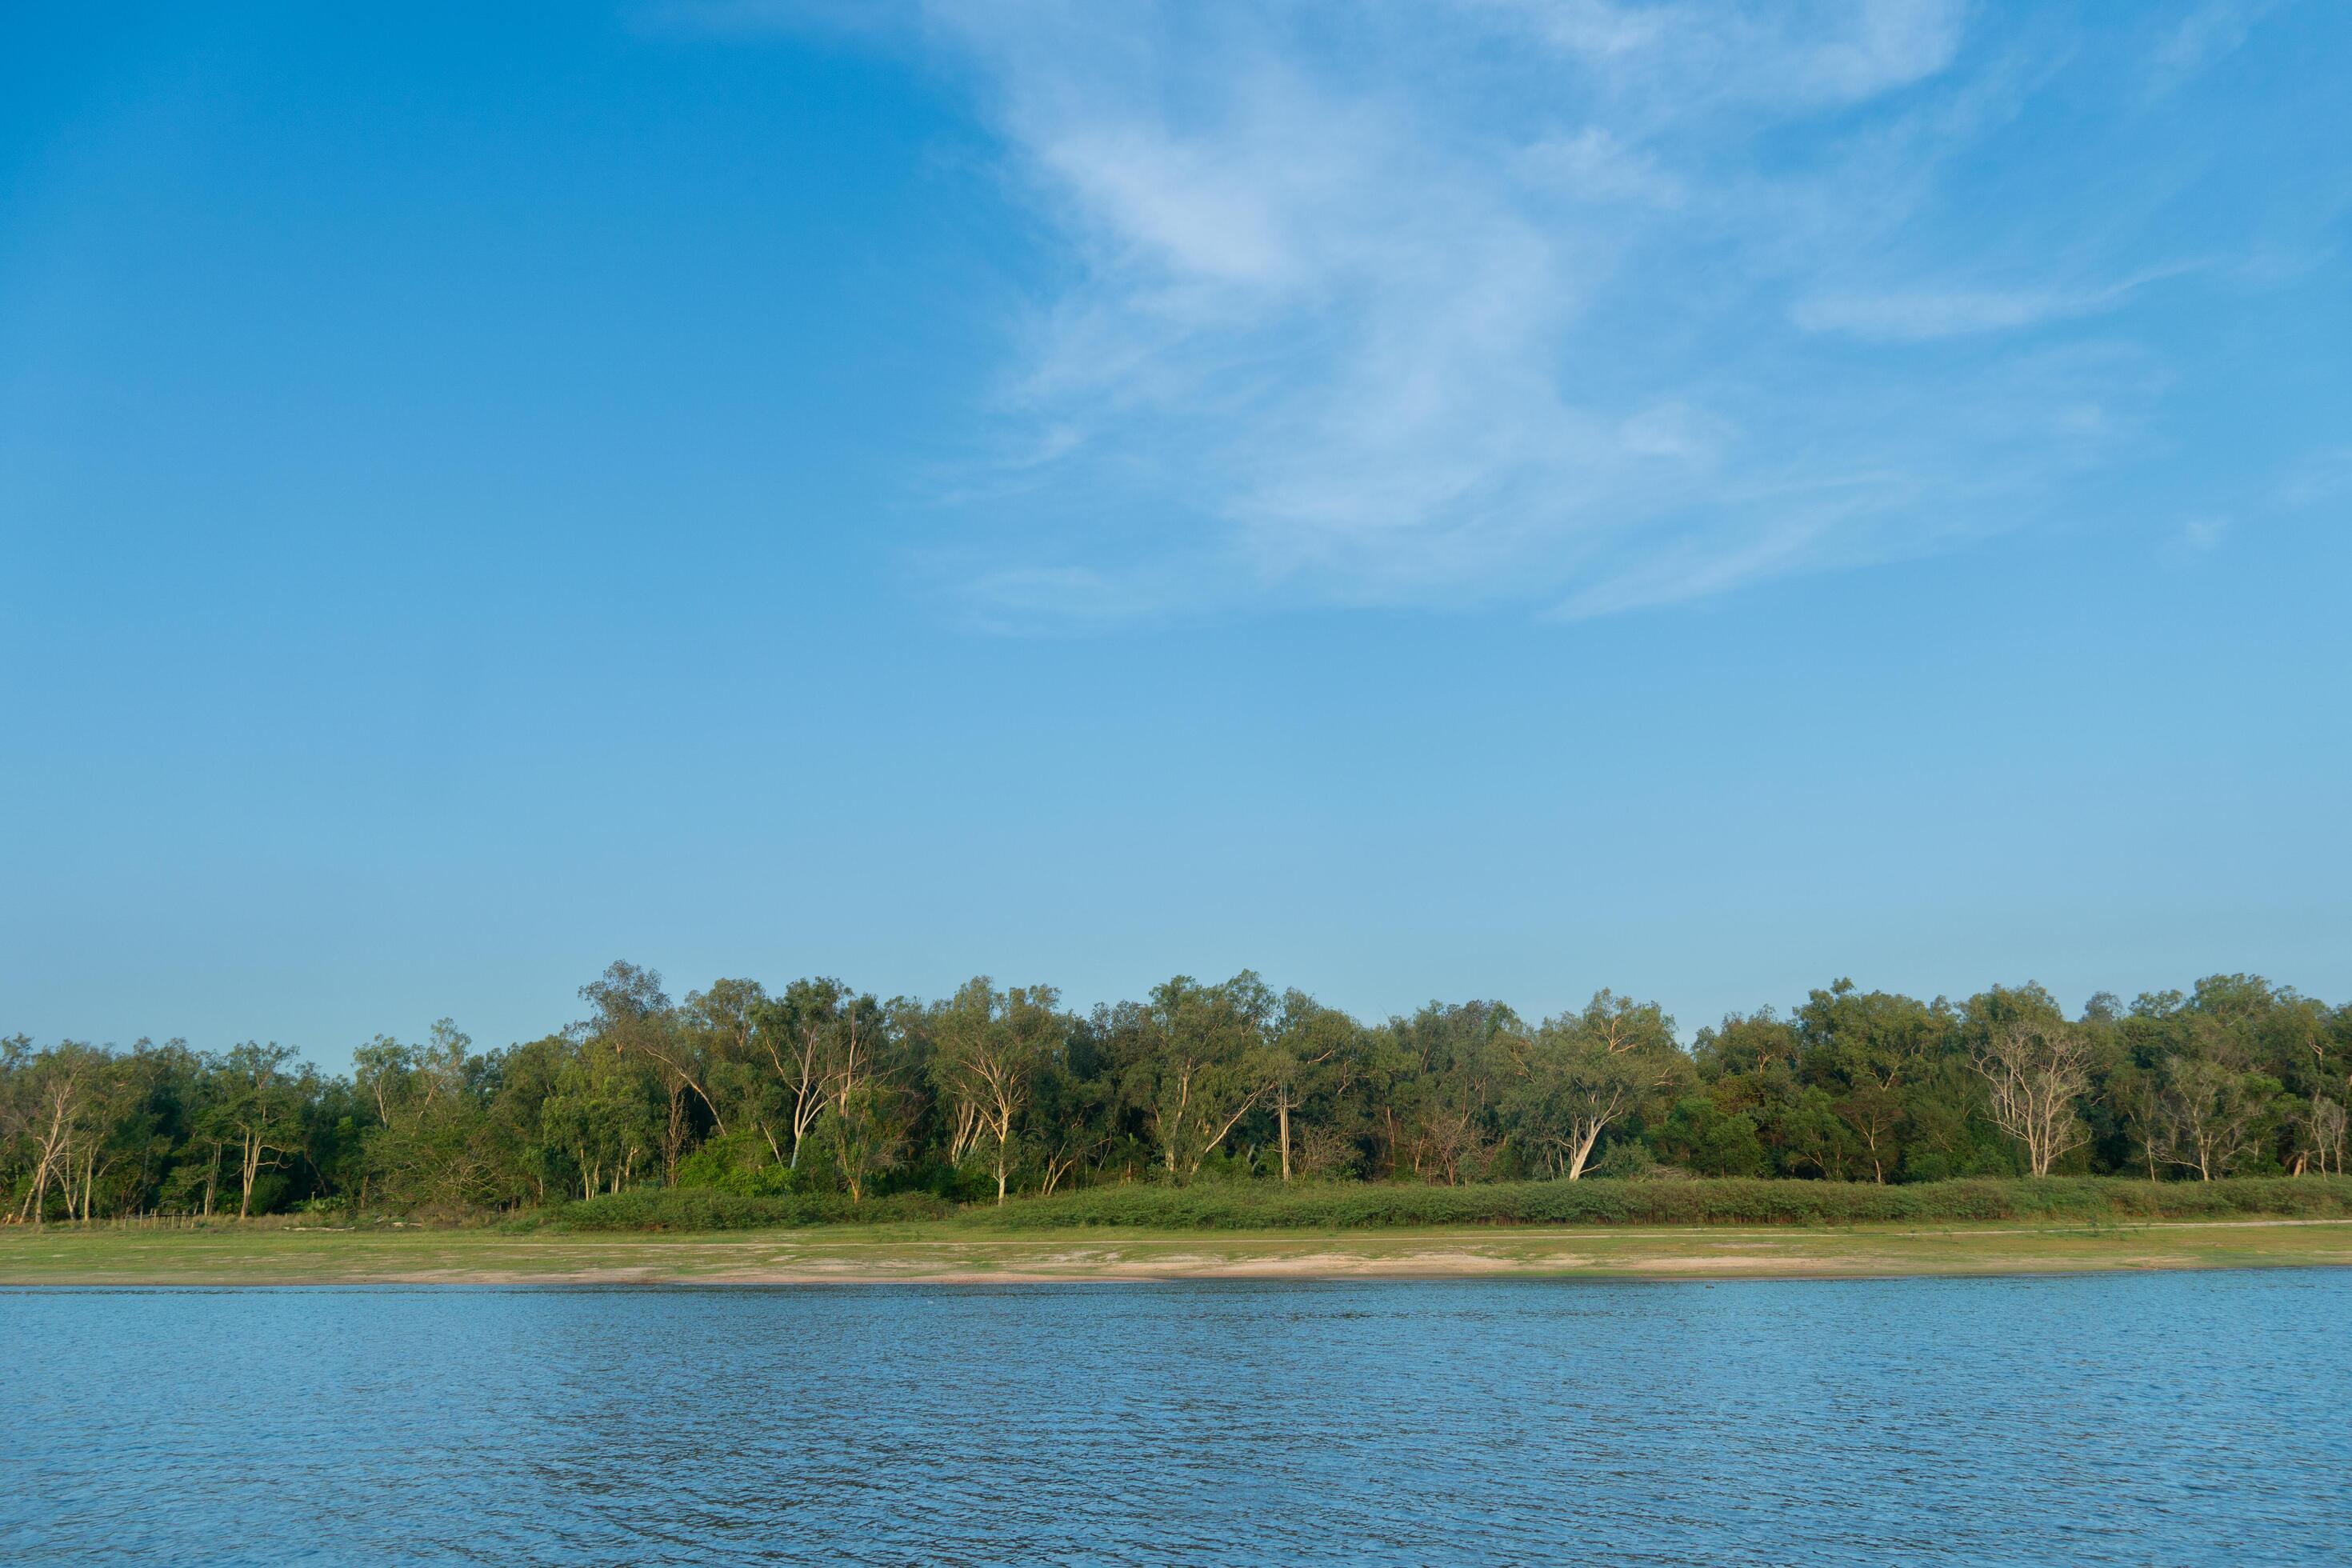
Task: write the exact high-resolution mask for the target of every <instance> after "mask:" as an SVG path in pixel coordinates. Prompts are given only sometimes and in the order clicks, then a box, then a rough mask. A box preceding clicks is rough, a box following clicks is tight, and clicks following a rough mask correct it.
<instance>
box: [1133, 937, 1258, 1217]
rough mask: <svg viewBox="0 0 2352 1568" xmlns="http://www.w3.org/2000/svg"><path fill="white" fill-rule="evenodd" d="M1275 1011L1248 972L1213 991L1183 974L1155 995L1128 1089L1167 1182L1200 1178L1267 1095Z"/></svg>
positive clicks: (1144, 1016)
mask: <svg viewBox="0 0 2352 1568" xmlns="http://www.w3.org/2000/svg"><path fill="white" fill-rule="evenodd" d="M1275 1008H1276V1003H1275V997H1274V994H1273V993H1272V992H1271V991H1269V990H1268V989H1267V988H1266V985H1265V982H1264V981H1262V980H1260V979H1259V978H1258V977H1257V976H1256V975H1255V974H1254V973H1250V972H1249V971H1247V970H1244V971H1243V972H1242V973H1239V974H1236V975H1235V976H1234V977H1233V978H1232V979H1231V980H1228V981H1225V982H1224V983H1223V984H1218V985H1203V984H1201V983H1200V982H1198V981H1196V980H1194V979H1192V977H1191V976H1190V975H1184V974H1180V975H1177V976H1176V977H1175V978H1174V979H1172V980H1170V981H1168V982H1166V983H1165V984H1160V985H1158V986H1155V987H1153V989H1152V992H1151V1001H1150V1005H1149V1007H1148V1008H1147V1009H1145V1010H1144V1012H1143V1014H1142V1016H1141V1017H1140V1020H1139V1022H1140V1023H1141V1025H1142V1029H1141V1031H1140V1039H1141V1041H1142V1043H1143V1047H1144V1048H1143V1049H1142V1050H1141V1051H1140V1052H1139V1054H1138V1056H1137V1057H1136V1058H1135V1059H1134V1060H1133V1061H1132V1062H1131V1063H1130V1064H1129V1068H1128V1074H1127V1082H1126V1086H1125V1087H1126V1092H1127V1095H1128V1098H1129V1100H1130V1101H1131V1102H1132V1103H1133V1104H1134V1105H1135V1106H1136V1107H1137V1108H1138V1109H1139V1110H1140V1112H1141V1114H1142V1117H1143V1121H1144V1124H1145V1127H1146V1128H1147V1130H1148V1131H1149V1133H1150V1140H1151V1143H1152V1146H1153V1148H1154V1150H1155V1151H1156V1152H1157V1155H1158V1159H1159V1162H1160V1168H1161V1170H1162V1171H1163V1172H1164V1173H1165V1174H1166V1175H1167V1178H1168V1179H1169V1180H1170V1181H1171V1182H1174V1183H1177V1184H1182V1183H1185V1182H1189V1181H1191V1180H1192V1178H1193V1177H1194V1176H1195V1175H1197V1174H1198V1173H1200V1169H1201V1166H1202V1163H1204V1162H1205V1161H1206V1160H1207V1159H1208V1157H1209V1156H1210V1155H1211V1154H1212V1153H1213V1152H1216V1151H1217V1150H1218V1149H1219V1148H1221V1147H1222V1146H1223V1143H1224V1141H1225V1139H1226V1138H1227V1136H1229V1135H1230V1134H1231V1133H1232V1132H1233V1131H1234V1128H1235V1127H1237V1126H1239V1125H1240V1124H1241V1121H1242V1118H1244V1117H1245V1116H1247V1115H1248V1114H1249V1113H1250V1112H1251V1111H1252V1110H1255V1108H1256V1107H1257V1105H1258V1104H1259V1102H1260V1101H1262V1100H1265V1098H1266V1095H1267V1094H1268V1092H1269V1091H1270V1090H1271V1089H1272V1088H1273V1083H1272V1079H1271V1077H1270V1074H1269V1071H1268V1068H1267V1064H1266V1062H1265V1057H1264V1049H1265V1037H1266V1028H1267V1026H1268V1024H1269V1023H1270V1022H1271V1021H1272V1018H1273V1016H1274V1013H1275Z"/></svg>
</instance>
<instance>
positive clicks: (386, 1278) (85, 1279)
mask: <svg viewBox="0 0 2352 1568" xmlns="http://www.w3.org/2000/svg"><path fill="white" fill-rule="evenodd" d="M2345 1265H2352V1220H2301V1221H2298V1220H2233V1221H2198V1222H2168V1223H2150V1224H2145V1225H2129V1226H2096V1227H2085V1226H2029V1225H2018V1224H2003V1225H1985V1226H1951V1227H1945V1228H1935V1229H1921V1228H1897V1227H1875V1226H1850V1227H1836V1228H1826V1227H1823V1228H1810V1227H1809V1228H1796V1227H1785V1226H1784V1227H1759V1228H1752V1229H1751V1228H1735V1227H1719V1226H1691V1227H1680V1228H1655V1229H1640V1230H1635V1229H1623V1230H1617V1229H1609V1228H1604V1227H1576V1228H1557V1229H1555V1228H1538V1227H1514V1228H1491V1227H1482V1228H1475V1229H1453V1230H1413V1231H1348V1232H1334V1231H1318V1232H1304V1233H1302V1232H1298V1231H1281V1232H1222V1231H1220V1232H1187V1233H1183V1234H1181V1235H1177V1234H1170V1233H1166V1232H1158V1233H1153V1232H1133V1231H1113V1230H1084V1231H1060V1232H1043V1233H1038V1232H1029V1233H1022V1234H1019V1235H991V1234H988V1233H987V1232H985V1231H982V1230H977V1229H975V1228H973V1227H969V1226H957V1225H939V1226H895V1227H889V1228H887V1229H874V1230H866V1229H851V1228H849V1227H840V1226H836V1227H828V1228H821V1229H810V1230H777V1231H742V1232H730V1233H726V1234H719V1235H708V1236H637V1235H631V1236H612V1235H567V1234H557V1233H551V1232H538V1233H531V1234H524V1235H515V1234H508V1233H501V1232H497V1231H488V1230H434V1229H424V1228H407V1229H399V1230H394V1229H388V1228H377V1229H369V1230H364V1231H352V1230H333V1229H303V1228H296V1227H270V1228H264V1227H261V1226H252V1227H246V1228H242V1229H240V1228H239V1227H237V1226H218V1227H215V1228H212V1229H206V1230H201V1231H140V1230H112V1229H108V1228H103V1227H100V1228H97V1229H94V1230H91V1231H89V1232H82V1231H79V1230H75V1229H73V1228H71V1227H68V1226H51V1227H49V1228H48V1229H47V1230H44V1231H33V1230H29V1229H22V1228H11V1229H9V1230H6V1231H0V1286H26V1285H37V1286H216V1285H322V1284H323V1285H366V1284H380V1285H807V1284H871V1283H900V1284H929V1285H971V1284H1023V1283H1062V1282H1072V1281H1083V1280H1176V1279H1473V1278H1482V1279H1483V1278H1511V1277H1527V1278H1559V1279H1710V1280H1718V1279H1871V1278H1893V1277H1899V1276H1906V1275H1987V1274H2036V1273H2053V1272H2076V1271H2092V1270H2113V1269H2189V1268H2285V1267H2313V1266H2345Z"/></svg>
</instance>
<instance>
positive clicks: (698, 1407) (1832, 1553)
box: [0, 1269, 2352, 1564]
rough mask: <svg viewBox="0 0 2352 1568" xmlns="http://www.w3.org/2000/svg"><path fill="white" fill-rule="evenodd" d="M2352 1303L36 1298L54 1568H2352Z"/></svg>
mask: <svg viewBox="0 0 2352 1568" xmlns="http://www.w3.org/2000/svg"><path fill="white" fill-rule="evenodd" d="M2347 1350H2352V1271H2346V1270H2333V1269H2315V1270H2305V1271H2290V1270H2279V1271H2272V1272H2244V1273H2209V1274H2144V1275H2093V1276H2074V1277H2060V1278H2039V1279H1904V1280H1867V1281H1845V1282H1827V1281H1799V1280H1789V1281H1743V1282H1738V1283H1733V1282H1724V1283H1720V1284H1712V1285H1710V1284H1704V1283H1676V1284H1596V1283H1590V1282H1576V1283H1570V1282H1559V1283H1554V1282H1545V1281H1528V1280H1519V1281H1510V1282H1487V1281H1475V1280H1464V1281H1452V1282H1414V1283H1373V1282H1364V1283H1346V1284H1307V1283H1230V1284H1228V1283H1215V1284H1209V1283H1186V1284H1163V1285H1134V1284H1102V1285H1070V1286H1008V1287H911V1286H846V1287H795V1288H782V1289H448V1288H415V1289H374V1288H364V1289H362V1288H349V1289H250V1290H203V1289H195V1290H190V1289H173V1290H160V1289H159V1290H73V1289H43V1290H6V1291H0V1416H5V1425H6V1434H5V1439H0V1441H4V1442H5V1448H0V1556H5V1557H6V1558H7V1559H8V1560H10V1561H15V1562H58V1563H74V1562H92V1563H96V1562H154V1563H263V1562H267V1563H294V1562H299V1563H385V1562H471V1563H801V1562H852V1563H979V1562H1006V1563H1039V1562H1049V1563H1050V1562H1066V1563H1268V1564H1273V1563H1284V1564H1287V1563H1503V1562H1528V1563H1535V1562H1559V1561H1568V1560H1574V1561H1577V1562H1580V1563H1740V1564H1746V1563H1759V1562H1761V1563H1970V1564H1986V1563H2061V1562H2063V1563H2250V1562H2260V1563H2323V1562H2332V1563H2341V1562H2344V1561H2347V1558H2352V1502H2347V1495H2348V1494H2347V1473H2352V1467H2347V1458H2352V1425H2347V1393H2352V1375H2347Z"/></svg>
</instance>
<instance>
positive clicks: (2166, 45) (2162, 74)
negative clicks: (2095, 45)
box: [2147, 0, 2282, 97]
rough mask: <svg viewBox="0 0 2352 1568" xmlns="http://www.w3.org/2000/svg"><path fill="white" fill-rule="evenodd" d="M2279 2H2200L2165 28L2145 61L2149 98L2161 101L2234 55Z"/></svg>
mask: <svg viewBox="0 0 2352 1568" xmlns="http://www.w3.org/2000/svg"><path fill="white" fill-rule="evenodd" d="M2281 4H2282V0H2202V3H2201V4H2199V5H2192V6H2190V7H2189V9H2188V11H2187V12H2186V13H2185V14H2184V15H2183V16H2180V18H2179V20H2178V21H2175V22H2174V23H2173V24H2172V25H2171V26H2168V27H2167V28H2166V29H2165V30H2164V32H2163V34H2162V36H2161V37H2159V38H2158V42H2157V46H2156V47H2155V49H2154V50H2153V51H2152V52H2151V53H2150V55H2149V58H2148V68H2147V80H2148V93H2149V95H2150V96H2151V97H2161V96H2163V95H2164V94H2166V93H2168V92H2171V91H2173V90H2174V89H2177V88H2179V87H2180V86H2182V85H2183V84H2185V83H2187V82H2188V81H2189V80H2190V79H2192V78H2195V77H2198V76H2200V75H2202V74H2203V73H2204V72H2206V71H2207V70H2209V69H2210V68H2212V67H2213V66H2215V65H2217V64H2218V63H2220V62H2221V60H2223V59H2225V58H2228V57H2229V56H2231V55H2233V54H2235V53H2237V52H2238V50H2239V49H2240V48H2241V47H2243V46H2244V44H2245V41H2246V36H2247V35H2248V34H2249V33H2251V32H2252V31H2253V30H2254V25H2255V24H2256V23H2258V22H2260V21H2261V20H2262V19H2263V17H2264V16H2269V15H2270V14H2271V13H2272V12H2273V11H2275V10H2277V9H2278V8H2279V6H2280V5H2281Z"/></svg>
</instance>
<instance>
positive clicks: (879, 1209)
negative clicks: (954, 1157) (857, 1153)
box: [556, 1187, 955, 1230]
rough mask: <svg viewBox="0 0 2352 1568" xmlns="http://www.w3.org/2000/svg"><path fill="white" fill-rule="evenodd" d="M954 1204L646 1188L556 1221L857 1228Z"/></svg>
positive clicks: (611, 1196)
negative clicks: (849, 1224) (848, 1224)
mask: <svg viewBox="0 0 2352 1568" xmlns="http://www.w3.org/2000/svg"><path fill="white" fill-rule="evenodd" d="M954 1212H955V1205H953V1204H950V1203H947V1202H945V1201H943V1200H941V1199H940V1198H935V1197H933V1196H931V1195H930V1194H928V1193H899V1194H894V1195H892V1196H890V1197H885V1198H868V1199H866V1201H865V1202H864V1203H862V1204H853V1203H851V1202H850V1201H849V1200H848V1199H847V1198H846V1197H845V1196H842V1195H841V1194H837V1193H803V1194H787V1195H771V1196H761V1195H755V1194H744V1193H730V1192H722V1191H719V1189H717V1188H713V1187H646V1188H640V1189H638V1190H636V1191H634V1192H626V1193H605V1194H600V1195H598V1196H596V1197H593V1198H583V1199H582V1200H581V1201H579V1202H577V1203H570V1204H566V1205H563V1207H562V1209H560V1210H558V1211H557V1213H556V1218H557V1219H558V1220H559V1221H561V1222H562V1224H563V1225H564V1226H568V1227H570V1228H571V1229H573V1230H745V1229H750V1228H751V1227H753V1226H808V1225H838V1224H842V1223H844V1222H851V1221H854V1222H856V1223H858V1224H862V1225H885V1224H891V1223H903V1222H905V1221H908V1220H917V1219H943V1218H945V1217H946V1216H948V1215H950V1214H953V1213H954Z"/></svg>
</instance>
